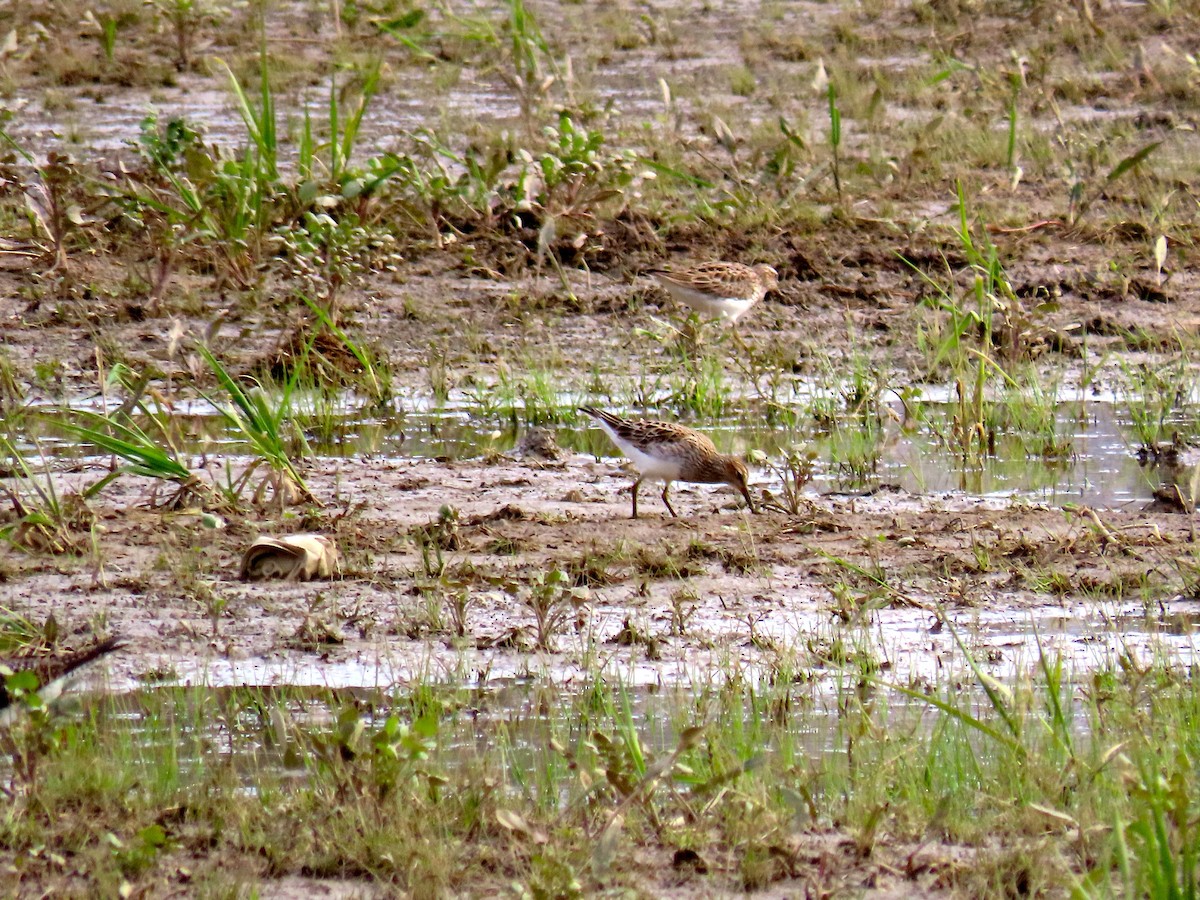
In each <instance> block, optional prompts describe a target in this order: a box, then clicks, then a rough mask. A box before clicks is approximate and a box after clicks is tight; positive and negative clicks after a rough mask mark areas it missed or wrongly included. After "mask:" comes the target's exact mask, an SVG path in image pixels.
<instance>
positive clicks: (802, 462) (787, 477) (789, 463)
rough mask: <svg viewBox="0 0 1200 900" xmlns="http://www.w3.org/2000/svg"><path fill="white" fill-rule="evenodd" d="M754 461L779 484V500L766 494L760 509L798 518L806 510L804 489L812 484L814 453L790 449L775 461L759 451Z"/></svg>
mask: <svg viewBox="0 0 1200 900" xmlns="http://www.w3.org/2000/svg"><path fill="white" fill-rule="evenodd" d="M753 459H754V461H755V462H756V463H758V464H759V465H761V466H763V467H764V468H765V469H766V470H767V471H768V472H770V473H771V475H772V476H774V477H775V478H778V479H779V482H780V492H779V497H778V498H776V497H774V496H771V495H769V494H768V496H767V497H765V498H764V500H763V502H762V505H763V508H764V509H774V510H777V511H779V512H784V513H787V514H788V515H792V516H796V515H799V514H800V512H801V510H803V509H804V508H805V506H806V502H805V499H804V488H805V486H806V485H807V484H808V483H809V482H810V481H811V480H812V477H813V473H814V471H815V469H816V462H817V452H816V451H815V450H813V449H811V448H805V447H796V446H793V447H789V448H788V449H787V450H786V451H784V452H783V453H782V454H781V455H780V457H779V458H777V459H772V458H770V457H768V456H767V455H766V454H765V453H762V452H761V451H757V452H756V453H755V454H754V455H753Z"/></svg>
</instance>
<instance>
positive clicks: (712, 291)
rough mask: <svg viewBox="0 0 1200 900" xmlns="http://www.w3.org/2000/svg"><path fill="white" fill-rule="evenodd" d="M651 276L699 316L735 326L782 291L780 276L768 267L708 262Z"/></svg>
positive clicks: (659, 272) (660, 271)
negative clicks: (772, 294)
mask: <svg viewBox="0 0 1200 900" xmlns="http://www.w3.org/2000/svg"><path fill="white" fill-rule="evenodd" d="M650 274H651V275H653V276H654V277H655V278H657V279H658V283H659V284H661V285H662V286H663V287H664V288H666V290H667V292H668V293H669V294H670V295H671V296H672V297H674V298H675V299H676V300H677V301H679V302H680V303H682V304H684V305H685V306H690V307H691V308H692V309H694V310H696V311H697V312H701V313H705V314H707V315H710V316H720V317H721V318H723V319H726V320H728V322H729V323H730V324H731V325H732V324H734V323H735V322H737V320H738V319H740V318H741V317H742V316H743V315H745V314H746V313H747V312H749V311H750V308H751V307H752V306H754V304H756V303H758V301H760V300H762V298H763V297H765V296H766V295H767V292H768V291H773V290H775V289H776V288H777V287H779V274H778V273H777V272H776V271H775V270H774V269H772V268H771V267H770V266H766V265H761V264H760V265H756V266H744V265H742V264H741V263H732V262H707V263H701V264H700V265H697V266H692V267H691V268H687V269H681V270H679V271H666V270H663V269H655V270H652V271H651V273H650Z"/></svg>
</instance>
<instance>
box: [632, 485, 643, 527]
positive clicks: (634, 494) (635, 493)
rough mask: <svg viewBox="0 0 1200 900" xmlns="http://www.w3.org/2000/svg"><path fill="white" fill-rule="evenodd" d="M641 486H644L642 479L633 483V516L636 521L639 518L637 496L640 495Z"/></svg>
mask: <svg viewBox="0 0 1200 900" xmlns="http://www.w3.org/2000/svg"><path fill="white" fill-rule="evenodd" d="M641 486H642V479H640V478H639V479H638V480H637V481H635V482H634V483H633V516H632V518H634V519H636V518H637V494H638V488H640V487H641Z"/></svg>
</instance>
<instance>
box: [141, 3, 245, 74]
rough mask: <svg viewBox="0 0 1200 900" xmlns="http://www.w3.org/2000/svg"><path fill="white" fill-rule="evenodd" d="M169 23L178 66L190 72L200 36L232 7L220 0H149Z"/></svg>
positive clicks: (176, 66)
mask: <svg viewBox="0 0 1200 900" xmlns="http://www.w3.org/2000/svg"><path fill="white" fill-rule="evenodd" d="M146 2H147V3H148V4H149V5H150V6H151V7H152V8H153V9H154V11H155V12H156V13H157V14H158V15H159V16H160V17H162V19H163V20H164V21H165V22H166V23H167V26H168V27H169V28H170V30H171V32H172V34H173V35H174V38H175V68H176V69H178V70H179V71H180V72H186V71H188V70H190V69H191V67H192V52H193V48H194V47H195V44H196V38H197V35H198V34H199V32H200V29H201V28H203V27H204V26H205V25H211V24H213V23H215V22H218V21H220V19H222V18H223V17H224V16H226V15H228V12H229V8H228V6H227V5H226V4H225V3H222V2H218V0H146Z"/></svg>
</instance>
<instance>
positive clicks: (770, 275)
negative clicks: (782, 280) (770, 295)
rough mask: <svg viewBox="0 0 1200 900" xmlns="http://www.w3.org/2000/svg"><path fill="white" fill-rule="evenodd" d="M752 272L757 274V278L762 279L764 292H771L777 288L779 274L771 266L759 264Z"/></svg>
mask: <svg viewBox="0 0 1200 900" xmlns="http://www.w3.org/2000/svg"><path fill="white" fill-rule="evenodd" d="M754 271H755V272H756V273H758V277H759V278H761V279H762V283H763V288H764V290H768V291H773V290H775V289H776V288H778V287H779V273H778V272H776V271H775V270H774V269H773V268H772V267H771V266H767V265H763V264H762V263H759V264H758V265H757V266H755V267H754Z"/></svg>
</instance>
